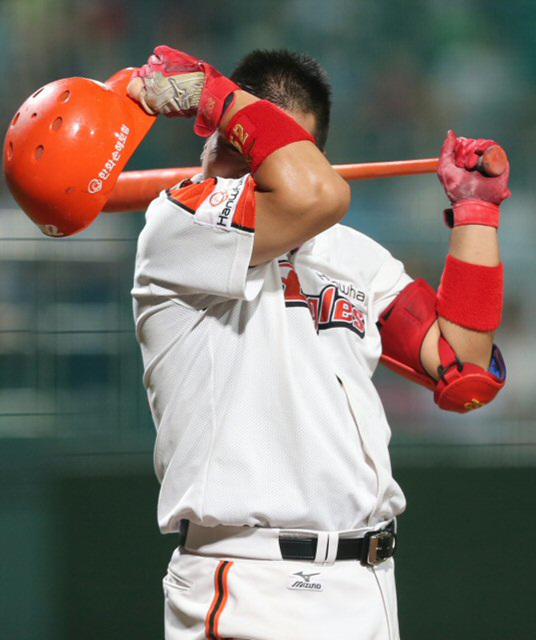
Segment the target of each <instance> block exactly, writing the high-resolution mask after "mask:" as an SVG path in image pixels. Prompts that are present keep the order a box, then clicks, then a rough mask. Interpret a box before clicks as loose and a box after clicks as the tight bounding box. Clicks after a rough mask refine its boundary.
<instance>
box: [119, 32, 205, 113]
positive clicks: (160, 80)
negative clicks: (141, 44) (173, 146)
mask: <svg viewBox="0 0 536 640" xmlns="http://www.w3.org/2000/svg"><path fill="white" fill-rule="evenodd" d="M136 76H137V77H136V78H134V80H132V82H131V83H130V85H129V87H128V92H129V95H130V96H131V97H132V98H134V99H135V100H137V101H138V102H140V104H141V105H142V107H143V108H144V109H145V111H147V113H151V114H156V113H162V114H164V115H166V116H170V117H182V118H189V117H191V116H194V115H196V113H197V108H198V107H199V101H200V100H201V93H202V91H203V85H204V84H205V72H204V69H203V63H202V62H201V61H200V60H197V59H196V58H194V57H192V56H189V55H188V54H186V53H182V52H181V51H176V50H175V49H171V48H170V47H166V46H165V45H163V46H160V47H156V49H155V50H154V53H153V55H152V56H151V57H150V58H149V60H148V62H147V64H145V65H143V67H141V68H140V69H139V70H138V72H137V74H136Z"/></svg>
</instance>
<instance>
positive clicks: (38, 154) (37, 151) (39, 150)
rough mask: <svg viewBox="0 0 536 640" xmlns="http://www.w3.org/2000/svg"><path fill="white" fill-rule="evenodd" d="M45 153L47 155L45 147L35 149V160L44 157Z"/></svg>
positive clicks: (40, 146)
mask: <svg viewBox="0 0 536 640" xmlns="http://www.w3.org/2000/svg"><path fill="white" fill-rule="evenodd" d="M43 153H45V147H43V145H42V144H40V145H39V146H38V147H36V148H35V151H34V157H35V159H36V160H39V158H40V157H41V156H42V155H43Z"/></svg>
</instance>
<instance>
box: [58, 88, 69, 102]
mask: <svg viewBox="0 0 536 640" xmlns="http://www.w3.org/2000/svg"><path fill="white" fill-rule="evenodd" d="M70 97H71V92H70V91H69V89H66V90H65V91H63V93H60V97H59V100H60V102H67V100H69V98H70Z"/></svg>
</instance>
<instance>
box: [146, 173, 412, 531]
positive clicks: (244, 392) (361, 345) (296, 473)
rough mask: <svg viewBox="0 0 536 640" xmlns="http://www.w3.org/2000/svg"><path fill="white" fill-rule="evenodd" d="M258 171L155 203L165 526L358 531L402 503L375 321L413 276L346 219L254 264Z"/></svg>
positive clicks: (157, 403) (153, 323)
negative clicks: (380, 389) (378, 374)
mask: <svg viewBox="0 0 536 640" xmlns="http://www.w3.org/2000/svg"><path fill="white" fill-rule="evenodd" d="M254 190H255V184H254V181H253V178H252V177H251V176H250V175H247V176H244V177H242V178H240V179H239V180H229V179H217V180H216V179H210V180H206V181H204V182H201V183H189V184H187V185H186V186H183V187H182V188H181V187H177V188H174V189H171V190H168V192H162V193H161V194H160V196H159V198H157V199H156V200H155V201H154V202H153V203H152V204H151V205H150V207H149V209H148V211H147V216H146V218H147V222H146V226H145V228H144V230H143V231H142V233H141V235H140V238H139V244H138V254H137V260H136V272H135V282H134V288H133V296H134V313H135V319H136V331H137V337H138V340H139V342H140V345H141V349H142V355H143V361H144V366H145V374H144V383H145V386H146V389H147V393H148V398H149V403H150V406H151V411H152V415H153V418H154V422H155V425H156V428H157V439H156V445H155V468H156V473H157V476H158V478H159V480H160V482H161V491H160V498H159V505H158V519H159V525H160V528H161V530H162V531H163V532H172V531H176V530H178V527H179V521H180V520H181V519H182V518H186V519H188V520H191V521H193V522H195V523H197V524H201V525H206V526H212V525H216V524H223V525H249V526H261V527H281V528H301V529H318V530H332V531H333V530H346V529H357V528H361V527H364V526H369V525H373V524H376V523H378V522H380V521H383V520H388V519H390V518H392V517H393V516H396V515H398V514H399V513H401V511H403V509H404V505H405V501H404V496H403V494H402V492H401V490H400V488H399V486H398V485H397V484H396V482H395V481H394V480H393V478H392V475H391V466H390V461H389V454H388V443H389V438H390V431H389V427H388V424H387V421H386V418H385V414H384V411H383V408H382V404H381V402H380V399H379V397H378V394H377V392H376V389H375V387H374V385H373V383H372V381H371V377H372V374H373V373H374V370H375V368H376V365H377V363H378V360H379V357H380V354H381V341H380V335H379V332H378V329H377V327H376V322H377V319H378V316H379V314H380V313H381V312H382V311H383V310H384V309H385V308H386V307H387V306H388V304H389V303H390V302H391V301H392V300H393V299H394V297H395V296H396V295H397V294H398V292H400V291H401V290H402V289H403V288H404V287H405V286H406V285H407V284H408V283H410V282H411V278H410V277H409V276H408V275H407V274H405V272H404V269H403V266H402V264H401V263H400V262H399V261H397V260H395V259H394V258H393V257H392V256H391V255H390V253H389V252H388V251H387V250H385V249H384V248H382V247H381V246H380V245H378V244H377V243H375V242H373V241H372V240H371V239H369V238H367V237H366V236H364V235H362V234H361V233H359V232H357V231H355V230H352V229H350V228H348V227H345V226H342V225H336V226H334V227H333V228H331V229H329V230H328V231H325V232H324V233H322V234H320V235H318V236H317V237H315V238H314V239H312V240H311V241H309V242H307V243H306V244H305V245H303V246H302V247H300V248H299V250H297V251H295V252H292V253H291V254H289V255H286V256H282V257H281V258H280V259H278V260H272V261H271V262H269V263H266V264H263V265H260V266H256V267H253V268H250V267H249V262H250V258H251V253H252V249H253V240H254V234H255V199H254Z"/></svg>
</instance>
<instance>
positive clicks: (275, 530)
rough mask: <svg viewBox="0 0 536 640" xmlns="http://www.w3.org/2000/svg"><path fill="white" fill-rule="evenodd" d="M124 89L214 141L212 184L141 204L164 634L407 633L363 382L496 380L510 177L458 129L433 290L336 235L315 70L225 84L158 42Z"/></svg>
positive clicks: (382, 424) (385, 485) (456, 385)
mask: <svg viewBox="0 0 536 640" xmlns="http://www.w3.org/2000/svg"><path fill="white" fill-rule="evenodd" d="M129 93H130V95H131V96H132V97H133V98H134V99H135V100H137V101H139V102H140V103H141V104H142V105H143V107H144V109H145V110H146V111H148V112H149V113H163V114H165V115H167V116H170V117H175V116H178V117H193V118H195V124H194V129H195V131H196V132H197V133H198V134H199V135H201V136H203V137H205V138H207V141H206V144H205V147H204V151H203V155H202V166H203V174H202V175H200V176H196V177H194V178H193V179H192V180H187V181H185V182H183V183H181V184H179V185H177V186H175V187H173V188H170V189H168V190H167V191H165V192H162V193H161V194H160V196H159V197H158V198H157V199H156V200H155V201H154V202H153V203H152V204H151V205H150V207H149V209H148V211H147V216H146V225H145V227H144V229H143V231H142V233H141V235H140V238H139V244H138V253H137V259H136V272H135V282H134V288H133V297H134V310H135V319H136V331H137V337H138V340H139V342H140V345H141V350H142V355H143V360H144V365H145V373H144V383H145V386H146V388H147V393H148V398H149V403H150V406H151V410H152V414H153V417H154V421H155V425H156V427H157V439H156V446H155V468H156V473H157V476H158V479H159V481H160V482H161V491H160V498H159V504H158V519H159V526H160V528H161V530H162V532H163V533H176V534H179V536H180V537H179V546H178V548H177V550H176V551H175V553H174V555H173V557H172V559H171V562H170V564H169V568H168V573H167V575H166V577H165V579H164V591H165V628H166V638H167V639H168V640H190V639H192V640H193V639H199V638H211V639H215V638H249V639H255V640H261V639H262V640H267V639H270V640H274V639H277V640H283V639H286V640H305V639H307V640H326V639H328V638H343V637H344V638H352V639H354V640H373V639H374V640H380V639H381V640H396V639H397V638H399V631H398V623H397V611H396V594H395V582H394V563H393V558H392V556H393V553H394V551H395V548H396V524H395V521H396V518H397V516H398V515H400V514H401V513H402V511H403V510H404V506H405V500H404V496H403V494H402V491H401V489H400V487H399V486H398V484H397V483H396V482H395V480H394V479H393V477H392V475H391V466H390V461H389V455H388V443H389V438H390V431H389V427H388V424H387V421H386V417H385V414H384V410H383V408H382V404H381V402H380V398H379V397H378V394H377V392H376V389H375V388H374V385H373V383H372V380H371V378H372V375H373V373H374V370H375V368H376V365H377V363H378V360H379V357H380V355H381V354H382V352H383V355H384V357H386V358H387V359H388V361H389V363H390V365H391V366H392V367H393V368H394V369H396V370H397V371H399V372H400V373H402V374H403V375H406V376H408V377H410V378H411V379H413V380H415V381H417V382H420V383H422V384H425V385H426V386H429V387H430V388H433V389H434V399H435V401H436V402H437V404H438V405H439V406H440V407H441V408H443V409H447V410H452V411H458V412H464V411H467V410H469V409H473V408H477V407H479V406H482V405H484V404H486V403H488V402H489V401H491V400H492V399H493V397H494V396H495V395H496V394H497V393H498V391H499V390H500V389H501V387H502V386H503V385H504V380H505V370H504V365H503V362H502V359H501V355H500V352H499V350H498V349H497V347H495V346H494V345H493V333H494V331H495V329H496V328H497V327H498V326H499V323H500V319H501V309H502V291H503V276H502V265H501V263H500V259H499V249H498V242H497V228H498V226H499V205H500V203H501V201H502V200H503V199H504V198H506V197H507V196H508V195H509V191H508V187H507V182H508V171H506V172H504V173H503V174H502V175H501V176H498V177H487V176H484V175H483V174H482V173H480V172H479V171H478V163H479V158H480V157H481V156H482V154H483V153H484V151H485V150H486V149H487V148H488V147H490V146H491V145H493V144H494V143H493V142H492V141H489V140H481V139H479V140H475V139H466V138H459V137H456V135H455V134H454V133H453V132H449V134H448V136H447V139H446V141H445V143H444V146H443V149H442V152H441V157H440V168H439V178H440V180H441V182H442V184H443V186H444V187H445V190H446V193H447V196H448V198H449V199H450V201H451V204H452V207H451V208H450V209H448V210H447V211H446V212H445V220H446V222H447V224H448V226H449V227H450V228H451V244H450V250H449V254H448V256H447V259H446V264H445V268H444V272H443V276H442V280H441V285H440V287H439V290H438V292H437V293H436V291H434V289H433V288H432V287H431V286H430V285H428V284H427V283H426V282H425V281H424V280H422V279H416V280H414V279H413V278H411V277H410V276H409V275H408V274H407V273H405V271H404V267H403V265H402V264H401V262H399V261H398V260H396V259H395V258H394V257H393V256H391V255H390V253H389V252H388V251H387V250H386V249H384V248H383V247H381V246H380V245H378V244H377V243H376V242H374V241H373V240H371V239H370V238H368V237H366V236H364V235H363V234H361V233H359V232H358V231H355V230H353V229H350V228H348V227H345V226H343V225H341V224H339V222H340V221H341V220H342V219H343V217H344V215H345V213H346V211H347V209H348V206H349V200H350V194H349V189H348V186H347V184H346V183H345V182H344V181H343V180H342V179H341V178H340V177H339V176H338V174H337V173H336V172H335V171H334V170H333V169H332V167H331V165H330V164H329V162H328V161H327V160H326V158H325V156H324V153H323V149H324V145H325V141H326V135H327V130H328V123H329V111H330V88H329V84H328V81H327V79H326V76H325V74H324V72H323V71H322V69H321V68H320V67H319V66H318V64H317V63H316V62H315V61H314V60H312V59H310V58H308V57H306V56H303V55H298V54H294V53H290V52H286V51H272V52H267V51H256V52H253V53H252V54H250V55H249V56H247V57H246V58H245V59H244V60H243V61H242V62H241V63H240V65H239V66H238V68H237V69H236V71H235V72H234V73H233V75H232V76H231V78H230V79H229V78H226V77H224V76H222V75H221V74H219V73H218V72H217V71H216V70H215V69H214V68H213V67H211V66H210V65H208V64H207V63H205V62H203V61H200V60H197V59H196V58H193V57H192V56H189V55H187V54H185V53H182V52H180V51H176V50H174V49H171V48H169V47H166V46H160V47H157V48H156V49H155V51H154V54H153V55H152V56H151V57H150V58H149V61H148V63H147V64H146V65H145V66H144V67H142V69H141V70H140V71H139V73H138V77H136V78H135V79H134V80H133V81H132V82H131V84H130V87H129ZM401 218H402V220H403V213H401Z"/></svg>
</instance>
